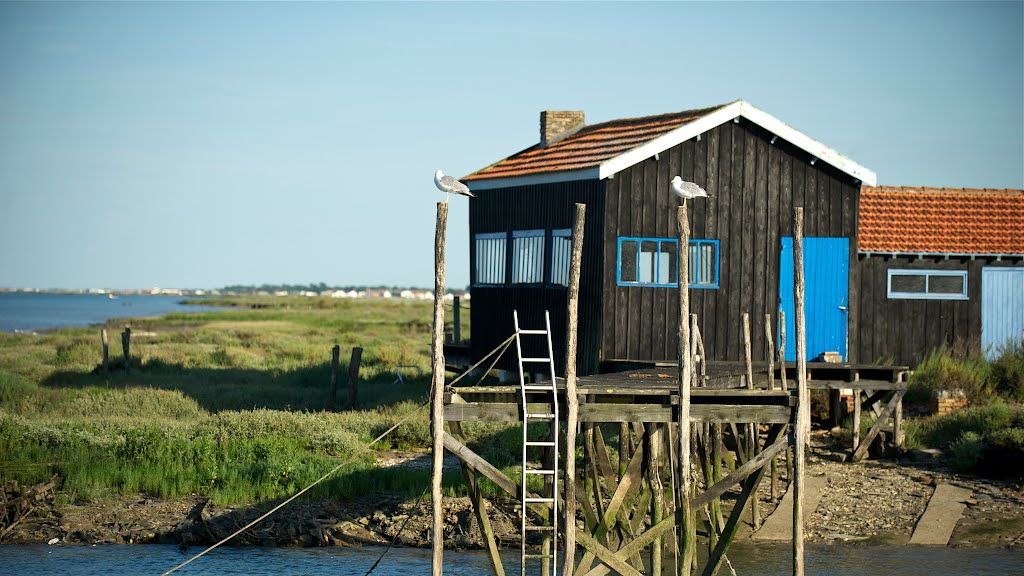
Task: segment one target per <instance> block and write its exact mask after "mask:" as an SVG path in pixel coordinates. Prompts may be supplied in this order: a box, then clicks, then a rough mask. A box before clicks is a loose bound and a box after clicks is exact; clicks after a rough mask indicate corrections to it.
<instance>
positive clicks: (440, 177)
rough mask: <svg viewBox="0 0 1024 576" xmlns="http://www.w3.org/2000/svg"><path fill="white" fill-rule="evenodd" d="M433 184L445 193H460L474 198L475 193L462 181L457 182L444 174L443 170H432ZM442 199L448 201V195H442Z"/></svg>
mask: <svg viewBox="0 0 1024 576" xmlns="http://www.w3.org/2000/svg"><path fill="white" fill-rule="evenodd" d="M434 185H435V186H437V189H438V190H440V191H441V192H444V193H445V194H452V193H455V194H462V195H463V196H469V197H470V198H476V194H473V193H472V192H470V191H469V186H466V185H465V184H463V183H462V182H459V181H458V180H456V179H455V178H452V177H451V176H445V174H444V172H442V171H440V170H438V171H437V172H434ZM444 201H445V202H447V201H448V196H445V197H444Z"/></svg>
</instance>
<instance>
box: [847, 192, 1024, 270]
mask: <svg viewBox="0 0 1024 576" xmlns="http://www.w3.org/2000/svg"><path fill="white" fill-rule="evenodd" d="M858 218H859V226H860V233H859V240H858V249H859V250H861V251H864V252H917V253H933V254H946V253H950V254H952V253H965V254H1024V190H987V189H986V190H981V189H970V188H965V189H957V188H913V187H900V186H863V187H861V195H860V210H859V215H858Z"/></svg>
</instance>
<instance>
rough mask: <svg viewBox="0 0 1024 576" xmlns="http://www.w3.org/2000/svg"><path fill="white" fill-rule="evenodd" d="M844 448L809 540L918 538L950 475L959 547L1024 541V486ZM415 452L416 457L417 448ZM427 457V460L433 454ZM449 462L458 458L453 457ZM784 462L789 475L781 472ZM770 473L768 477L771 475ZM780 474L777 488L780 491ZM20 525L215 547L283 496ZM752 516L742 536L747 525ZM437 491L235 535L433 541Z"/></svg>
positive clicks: (508, 507)
mask: <svg viewBox="0 0 1024 576" xmlns="http://www.w3.org/2000/svg"><path fill="white" fill-rule="evenodd" d="M841 454H842V452H841V451H838V450H836V449H834V448H833V447H832V444H831V442H830V440H829V439H828V437H827V435H824V434H820V433H817V434H815V435H814V436H813V447H812V454H811V457H810V458H809V461H808V464H809V467H808V473H809V474H813V475H818V476H825V477H826V478H827V485H826V488H825V491H824V493H823V495H822V500H821V503H820V504H819V505H818V507H817V509H816V510H815V511H814V513H813V514H811V515H810V517H809V519H808V527H807V537H808V539H809V540H811V541H837V540H839V541H854V542H858V541H865V542H866V543H880V544H882V543H884V544H902V543H906V542H907V540H909V538H910V535H911V533H912V532H913V529H914V526H915V525H916V523H917V519H918V518H919V517H920V515H921V514H922V512H923V511H924V509H925V506H926V505H927V503H928V499H929V498H930V496H931V494H932V492H933V490H934V486H935V485H936V483H941V482H948V483H953V484H957V485H961V486H964V487H966V488H969V489H970V490H972V491H973V493H974V496H973V497H972V500H971V501H970V502H968V508H967V511H966V513H965V515H964V517H963V519H962V520H961V522H960V524H959V525H958V526H957V529H956V531H955V532H954V534H953V538H952V540H951V542H950V543H951V545H955V546H995V547H1005V546H1024V494H1022V492H1021V489H1020V488H1021V486H1019V485H1014V484H1013V483H1010V482H1003V481H996V480H986V479H981V478H976V477H972V476H962V475H957V474H955V473H953V472H952V471H950V470H949V469H948V468H946V467H945V466H944V465H943V464H942V461H941V459H940V458H935V457H934V456H935V455H934V454H933V453H928V452H919V453H911V454H905V455H902V456H900V457H899V458H895V459H880V460H868V461H865V462H862V463H859V464H847V463H843V462H840V461H838V460H841ZM414 456H415V455H414ZM385 459H387V460H390V461H391V462H390V464H391V465H408V466H422V465H425V463H424V461H423V460H424V459H423V456H422V455H419V457H418V458H415V457H412V456H410V455H405V454H388V455H386V458H385ZM426 465H429V464H426ZM446 465H447V466H453V465H456V462H455V461H446ZM784 468H785V467H784V466H780V469H781V470H782V472H781V476H782V478H783V479H784V477H785V472H784ZM766 480H767V477H766ZM782 482H783V480H780V487H779V490H778V492H779V494H778V495H777V496H778V497H781V492H782V490H783V484H782ZM767 484H768V483H767V481H765V482H763V483H762V486H761V490H760V494H759V498H760V501H761V513H762V516H763V517H767V515H768V514H770V513H771V511H772V510H773V508H774V506H775V504H776V502H773V501H772V499H771V498H770V489H769V487H768V485H767ZM37 504H38V505H37V506H36V507H35V509H34V510H33V511H32V512H31V513H30V514H29V515H28V516H26V517H25V518H24V519H22V520H21V521H20V522H18V524H17V525H16V526H15V527H14V529H13V530H12V531H10V533H9V534H7V536H6V537H5V538H4V542H15V543H27V542H50V543H53V544H57V543H125V544H135V543H147V542H161V543H175V544H179V545H182V546H185V547H188V546H202V545H208V544H211V543H213V542H216V541H218V540H220V539H221V538H223V537H225V536H227V535H229V534H231V533H233V532H235V531H236V530H238V529H240V528H241V527H242V526H244V525H245V524H246V523H248V522H249V521H250V520H252V519H254V518H256V517H258V516H259V515H261V514H262V513H264V512H266V511H267V510H268V509H269V508H270V507H271V506H273V505H274V504H273V503H271V504H268V505H266V506H260V507H252V508H234V507H223V506H217V505H214V504H211V503H209V502H208V501H207V500H206V499H201V498H196V497H193V498H186V499H181V500H177V501H160V500H153V499H148V498H141V497H140V498H133V499H122V500H118V501H113V502H94V503H89V504H87V505H63V506H60V507H55V506H54V505H53V504H52V499H51V501H50V502H42V501H40V502H38V503H37ZM488 513H489V517H490V519H491V523H492V527H493V528H494V531H495V534H496V536H497V538H498V540H499V542H500V544H501V545H502V546H509V547H511V546H516V545H518V532H519V517H518V510H517V509H516V507H515V502H512V501H507V500H506V501H501V502H495V503H492V504H491V506H490V508H489V510H488ZM744 518H745V521H746V522H747V523H748V524H747V525H746V526H744V527H742V529H741V533H740V537H744V535H746V534H749V533H750V531H751V527H750V526H749V516H748V515H746V514H745V515H744ZM430 526H431V508H430V504H429V501H427V500H426V499H424V501H421V502H418V503H417V502H410V501H407V500H405V499H403V498H398V497H393V496H389V495H375V496H374V497H372V498H367V499H365V500H362V501H358V502H344V503H342V502H326V501H320V502H312V501H301V502H300V503H297V504H292V505H290V506H288V507H286V508H284V509H282V510H281V511H280V512H278V513H276V514H274V515H272V516H271V517H269V518H268V519H267V520H264V521H263V522H262V523H260V524H258V525H257V526H256V527H254V528H252V529H250V530H246V531H244V532H242V533H241V534H239V535H238V536H237V537H236V538H235V539H234V540H233V541H232V543H233V544H235V545H259V546H357V545H363V544H387V543H389V542H391V541H392V540H394V541H396V542H397V543H398V544H400V545H403V546H429V543H430ZM480 545H481V541H480V537H479V530H478V528H477V525H476V520H475V518H474V516H473V512H472V507H471V505H470V502H469V500H468V499H466V498H447V499H445V546H446V547H447V548H451V549H456V548H476V547H479V546H480Z"/></svg>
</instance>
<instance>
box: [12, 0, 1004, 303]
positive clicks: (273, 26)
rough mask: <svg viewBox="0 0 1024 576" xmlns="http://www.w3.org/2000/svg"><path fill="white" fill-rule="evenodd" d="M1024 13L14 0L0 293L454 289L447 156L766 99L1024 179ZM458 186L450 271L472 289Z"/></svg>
mask: <svg viewBox="0 0 1024 576" xmlns="http://www.w3.org/2000/svg"><path fill="white" fill-rule="evenodd" d="M1022 28H1024V3H1022V2H1003V3H980V2H972V3H948V2H940V3H925V2H914V3H881V2H877V3H876V2H872V3H713V4H703V3H649V4H646V3H645V4H641V3H565V4H561V3H560V4H548V3H544V4H541V3H524V4H516V3H500V4H499V3H412V4H409V3H383V2H381V3H256V4H253V3H166V4H164V3H95V4H94V3H85V2H79V3H9V2H4V3H0V244H2V246H3V249H2V250H0V286H6V287H34V288H52V287H63V288H90V287H109V288H142V287H151V286H161V287H199V288H214V287H219V286H224V285H227V284H239V283H241V284H260V283H264V282H268V283H306V282H321V281H323V282H326V283H328V284H339V285H343V284H378V283H384V284H397V285H418V286H424V287H428V286H431V285H432V278H433V276H432V273H433V262H432V241H433V225H434V211H435V208H434V206H435V202H437V201H438V200H439V199H441V196H440V195H439V194H437V193H436V192H435V189H434V188H433V183H432V182H431V177H432V175H433V172H434V170H435V169H437V168H443V169H444V170H445V171H446V172H447V173H450V174H454V175H457V176H458V175H463V174H467V173H469V172H471V171H473V170H476V169H478V168H480V167H482V166H485V165H488V164H490V163H492V162H494V161H496V160H498V159H500V158H503V157H505V156H507V155H509V154H511V153H513V152H516V151H518V150H520V149H522V148H525V147H526V146H529V145H530V144H532V143H534V142H535V141H536V139H537V130H538V124H537V123H538V113H539V111H540V110H544V109H583V110H585V111H586V113H587V120H588V122H600V121H603V120H610V119H614V118H621V117H631V116H642V115H647V114H657V113H661V112H670V111H677V110H684V109H688V108H693V107H700V106H705V105H710V104H717V103H724V102H729V101H732V100H735V99H738V98H743V99H746V100H748V101H750V102H752V103H753V104H754V105H756V106H758V107H759V108H761V109H762V110H765V111H766V112H768V113H769V114H772V115H774V116H775V117H777V118H779V119H781V120H783V121H785V122H787V123H788V124H790V125H791V126H793V127H795V128H796V129H798V130H800V131H802V132H804V133H806V134H808V135H810V136H812V137H813V138H816V139H817V140H819V141H821V142H823V143H825V144H827V145H829V146H831V147H833V148H835V149H837V150H839V151H840V152H843V153H844V154H846V155H848V156H850V157H852V158H853V159H854V160H856V161H857V162H859V163H860V164H862V165H864V166H867V167H869V168H871V169H873V170H874V171H876V172H877V173H878V180H879V183H880V184H891V185H929V186H950V187H990V188H1005V187H1010V188H1021V187H1024V32H1022ZM462 200H463V199H461V198H459V199H453V200H452V209H451V215H450V225H449V231H448V261H449V271H448V281H449V285H450V286H457V287H458V286H465V285H466V284H467V283H468V281H469V265H468V224H467V209H466V203H465V202H464V201H462Z"/></svg>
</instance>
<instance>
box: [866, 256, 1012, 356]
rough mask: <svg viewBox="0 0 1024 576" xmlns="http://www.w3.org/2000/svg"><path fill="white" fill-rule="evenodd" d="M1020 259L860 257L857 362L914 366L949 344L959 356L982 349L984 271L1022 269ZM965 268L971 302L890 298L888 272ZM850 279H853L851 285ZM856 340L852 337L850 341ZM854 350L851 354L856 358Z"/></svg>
mask: <svg viewBox="0 0 1024 576" xmlns="http://www.w3.org/2000/svg"><path fill="white" fill-rule="evenodd" d="M1022 265H1024V264H1022V263H1021V261H1020V259H1015V260H1012V261H1011V260H1003V261H1000V262H996V261H995V260H994V259H992V258H977V259H975V260H971V259H970V258H950V259H949V260H945V259H943V258H941V257H940V258H935V257H927V256H926V257H924V258H922V259H918V258H917V257H916V256H896V257H892V256H889V257H886V256H882V255H873V256H871V257H870V258H866V257H864V256H860V257H859V258H858V259H857V266H856V267H857V268H858V272H859V274H858V275H857V281H858V284H859V286H858V288H859V294H858V297H859V299H858V300H854V298H853V292H854V288H853V286H852V285H851V288H850V292H851V296H850V303H851V307H852V306H853V305H855V304H857V305H858V306H857V308H858V309H859V315H860V318H861V321H860V325H859V330H858V334H857V338H858V341H859V346H858V348H857V357H856V358H854V359H853V361H856V362H864V363H889V362H891V363H893V364H896V365H906V366H911V367H914V366H916V365H917V364H918V363H919V362H920V361H921V360H922V359H923V358H924V357H925V355H927V353H928V352H929V351H931V350H933V349H935V348H937V347H939V346H949V347H951V348H952V349H953V350H954V351H956V352H957V353H963V352H965V351H966V352H971V353H979V352H980V351H981V269H982V268H983V267H986V266H1022ZM891 269H908V270H967V296H968V299H967V300H890V299H889V298H888V296H887V294H888V290H887V289H888V271H889V270H891ZM852 282H853V280H852V275H851V283H852ZM851 341H852V338H851ZM853 350H854V349H853V348H852V347H851V354H853Z"/></svg>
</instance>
